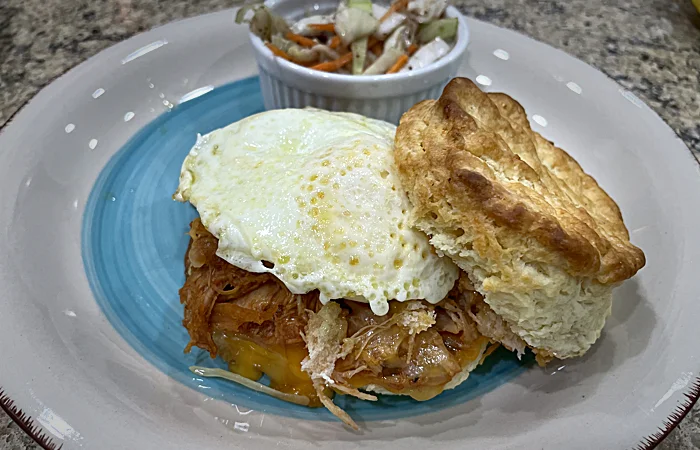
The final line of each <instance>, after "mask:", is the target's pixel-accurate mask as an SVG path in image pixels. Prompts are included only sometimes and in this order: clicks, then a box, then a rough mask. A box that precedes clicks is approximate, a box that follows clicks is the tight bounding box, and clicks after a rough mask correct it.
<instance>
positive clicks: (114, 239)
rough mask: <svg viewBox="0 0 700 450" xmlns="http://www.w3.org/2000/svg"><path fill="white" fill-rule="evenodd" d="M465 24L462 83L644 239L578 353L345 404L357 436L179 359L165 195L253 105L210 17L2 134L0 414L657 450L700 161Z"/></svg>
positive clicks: (688, 385) (167, 432) (606, 88)
mask: <svg viewBox="0 0 700 450" xmlns="http://www.w3.org/2000/svg"><path fill="white" fill-rule="evenodd" d="M469 26H470V28H471V34H472V36H473V43H472V44H471V47H470V51H469V54H468V56H467V58H466V59H465V61H464V64H463V66H462V68H461V75H464V76H468V77H470V78H472V79H476V80H478V81H479V82H480V83H482V84H484V85H485V86H486V88H487V89H489V90H494V91H505V92H507V93H509V94H511V95H512V96H514V97H515V98H516V99H518V100H519V101H520V102H522V104H523V105H524V106H525V107H526V109H527V111H528V113H529V115H530V117H531V119H532V123H533V127H534V128H535V129H536V130H537V131H540V132H542V133H543V134H544V135H545V136H546V137H548V138H549V139H551V140H553V141H555V142H556V144H558V145H559V146H561V147H563V148H565V149H567V150H568V151H569V152H570V153H571V154H573V156H574V157H576V159H578V160H579V161H580V162H581V164H582V165H583V167H584V168H585V169H586V170H587V171H589V172H590V173H592V174H593V175H594V176H595V177H596V178H597V179H598V180H599V181H600V183H601V184H602V185H603V186H604V187H605V188H606V189H607V190H608V191H609V192H610V193H611V194H612V196H613V197H614V198H615V199H616V200H617V201H618V203H619V204H620V206H621V208H622V211H623V213H624V216H625V221H626V223H627V225H628V227H629V229H630V230H631V234H632V240H633V242H634V243H635V244H637V245H638V246H640V247H641V248H642V249H644V251H645V252H646V255H647V259H648V263H647V266H646V267H645V268H644V269H643V270H642V271H641V272H640V273H639V274H638V275H637V276H636V277H635V278H634V279H633V280H631V281H628V282H627V283H625V284H624V285H623V286H622V287H621V288H619V289H618V290H617V291H616V293H615V303H614V307H613V315H612V317H611V318H610V319H609V321H608V324H607V326H606V328H605V330H604V333H603V336H602V338H601V339H600V342H599V343H598V344H597V345H596V346H595V347H594V348H593V349H592V350H591V351H590V352H589V353H588V354H587V355H586V356H585V357H583V358H580V359H578V360H572V361H566V362H564V363H561V364H560V365H552V366H551V367H548V368H547V369H546V370H542V369H539V368H537V367H536V366H534V367H533V366H531V365H529V364H528V363H520V362H518V361H517V360H515V359H514V358H512V357H511V356H509V355H507V354H506V355H503V354H502V355H500V356H498V357H496V358H494V359H493V363H492V364H489V365H487V367H484V368H482V369H480V370H479V371H478V373H476V374H475V375H474V376H473V378H472V379H470V381H469V382H467V383H466V384H465V385H463V386H462V387H460V388H459V389H458V390H456V391H455V392H452V393H446V394H444V395H442V396H439V397H438V398H437V399H435V400H434V401H431V402H428V403H422V404H421V403H416V402H412V401H408V400H386V399H385V400H383V401H381V402H379V403H380V404H379V405H378V406H371V407H370V406H363V405H358V404H356V403H352V402H348V403H347V404H346V406H348V409H349V412H350V413H351V414H353V415H354V416H355V417H356V418H357V419H358V420H359V422H360V423H361V425H362V426H363V430H362V431H361V432H358V433H352V432H349V431H347V429H345V428H344V427H343V426H341V425H340V424H339V423H338V422H337V421H334V420H332V418H330V417H329V416H328V414H327V413H326V412H325V411H323V410H320V409H315V410H308V409H301V408H296V409H295V408H288V407H286V406H285V405H281V404H279V403H277V402H275V401H272V400H271V399H269V398H266V397H262V396H259V395H257V394H255V393H251V392H249V391H246V390H245V389H241V388H239V387H237V386H232V385H231V384H226V383H224V382H214V381H211V380H199V379H197V378H193V377H192V376H191V375H189V374H188V373H187V372H186V367H187V365H188V364H191V363H192V362H193V361H195V360H201V361H204V359H205V358H202V356H201V354H199V355H198V354H196V353H194V354H192V355H183V354H182V353H181V349H182V347H184V345H185V343H186V334H185V332H184V330H183V329H182V327H181V326H180V325H179V323H178V321H179V320H180V317H181V316H180V315H181V314H182V312H181V306H180V304H179V301H178V297H177V288H178V287H179V285H180V284H181V283H182V281H183V275H182V254H183V252H184V245H186V236H185V235H184V231H185V230H186V227H187V221H188V220H189V219H190V218H191V217H192V216H193V212H192V210H191V208H189V207H187V206H185V205H181V204H176V203H174V202H172V201H171V200H170V195H171V193H172V192H173V190H174V188H175V186H176V183H177V174H178V169H179V166H180V163H181V161H182V158H183V156H184V153H185V152H186V151H187V149H188V148H189V146H190V145H191V144H192V142H194V138H195V133H196V132H205V131H208V130H209V129H211V128H215V127H218V126H221V125H223V124H226V123H228V122H230V121H233V120H236V119H237V118H240V117H242V116H245V115H248V114H250V113H252V112H255V111H258V110H260V109H261V108H262V104H261V100H260V94H259V88H258V85H257V83H256V81H255V78H249V77H253V76H255V70H256V66H255V63H254V60H253V57H252V54H251V49H250V48H249V47H248V40H247V36H246V30H245V28H243V27H236V26H234V25H233V13H232V12H231V11H226V12H221V13H217V14H211V15H206V16H202V17H198V18H194V19H190V20H185V21H182V22H177V23H173V24H170V25H167V26H165V27H162V28H158V29H155V30H153V31H150V32H148V33H145V34H142V35H139V36H136V37H134V38H133V39H130V40H128V41H126V42H123V43H121V44H118V45H116V46H114V47H112V48H110V49H108V50H106V51H104V52H102V53H100V54H99V55H97V56H96V57H94V58H92V59H90V60H89V61H87V62H86V63H84V64H82V65H80V66H78V67H77V68H75V69H74V70H72V71H70V72H69V73H68V74H66V75H65V76H63V77H61V78H60V79H59V80H57V81H56V82H55V83H53V84H52V85H51V86H49V87H48V88H46V89H44V90H43V91H42V92H41V93H40V94H39V95H38V96H37V97H36V98H35V99H34V100H32V101H31V102H30V104H29V105H28V106H27V107H26V108H25V109H24V110H23V111H22V112H21V113H20V114H19V115H18V116H17V117H16V118H15V120H14V121H13V122H12V123H11V124H10V125H9V126H8V127H7V128H6V129H5V130H4V131H3V132H2V134H1V135H0V205H2V208H1V209H0V230H1V234H0V286H1V287H2V301H1V302H0V343H2V350H1V351H0V355H1V356H0V388H1V389H2V391H3V394H2V396H1V398H2V404H3V406H4V407H5V408H6V409H8V410H9V411H10V412H11V413H13V414H14V415H15V416H16V418H18V420H20V421H21V423H22V424H23V425H25V426H27V427H28V428H31V430H30V431H31V432H32V434H34V435H35V436H37V435H41V436H42V438H41V441H42V442H43V444H44V445H46V446H49V445H52V444H53V445H56V446H58V445H62V446H63V448H64V449H66V450H68V449H77V448H100V449H123V448H139V449H141V448H168V449H192V448H207V449H234V448H239V449H241V448H246V449H266V448H271V447H273V446H278V447H280V448H289V449H301V448H308V447H309V446H318V445H324V446H330V445H332V446H333V448H335V449H338V450H340V449H349V448H359V447H361V448H370V447H371V448H373V449H388V448H406V449H416V448H420V449H440V450H444V449H450V448H500V449H504V448H513V449H516V448H517V449H542V448H547V449H549V448H556V449H561V448H567V449H579V448H580V449H590V448H606V449H612V448H648V447H652V446H654V445H655V443H657V442H658V440H659V439H661V438H662V437H663V436H664V435H665V434H666V433H667V432H668V431H669V430H670V428H672V427H673V426H674V425H675V424H676V423H678V421H679V420H680V418H681V417H682V416H683V415H684V413H685V412H687V411H688V410H689V408H690V406H691V404H692V403H693V401H694V400H695V399H696V398H697V396H698V394H699V393H700V392H699V391H700V379H699V378H698V374H699V372H700V361H699V360H698V350H697V342H698V331H697V325H696V324H697V321H698V319H700V302H698V297H700V284H698V282H697V277H698V275H697V274H698V273H700V272H699V271H700V267H699V266H700V240H699V239H698V237H697V230H698V229H700V208H698V206H700V202H699V201H698V194H697V193H698V192H700V173H699V172H698V165H697V163H696V162H695V160H694V159H693V157H692V155H691V154H690V152H689V151H688V149H687V148H686V147H685V146H684V145H683V143H682V142H681V141H680V140H679V139H678V138H677V137H676V136H675V135H674V134H673V132H672V131H671V130H670V128H668V127H667V126H666V125H665V124H664V123H663V122H662V121H661V120H660V119H659V118H658V117H657V116H656V115H655V114H654V113H653V112H652V111H651V110H650V109H649V108H647V107H646V106H645V105H644V104H643V103H642V102H640V101H639V100H638V99H637V98H635V97H634V96H633V95H632V94H631V93H630V92H627V91H625V90H623V89H621V88H620V87H619V86H617V85H616V84H615V83H613V82H612V81H610V80H609V79H608V78H606V77H605V76H604V75H602V74H601V73H599V72H597V71H596V70H594V69H592V68H591V67H589V66H587V65H586V64H584V63H582V62H580V61H577V60H575V59H573V58H571V57H569V56H567V55H566V54H564V53H562V52H560V51H557V50H554V49H552V48H550V47H547V46H545V45H543V44H540V43H537V42H535V41H532V40H530V39H528V38H526V37H523V36H521V35H519V34H516V33H513V32H510V31H506V30H502V29H499V28H496V27H493V26H491V25H487V24H484V23H481V22H478V21H474V20H470V21H469ZM208 91H209V92H208ZM201 94H204V95H201ZM197 95H201V96H200V97H198V98H194V97H197ZM140 130H141V131H140ZM215 363H216V362H214V364H215Z"/></svg>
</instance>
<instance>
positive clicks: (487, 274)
mask: <svg viewBox="0 0 700 450" xmlns="http://www.w3.org/2000/svg"><path fill="white" fill-rule="evenodd" d="M395 154H396V162H397V165H398V168H399V173H400V177H401V182H402V185H403V188H404V189H405V190H406V191H407V193H408V196H409V198H410V200H411V202H412V204H413V211H412V216H413V220H414V222H415V223H414V225H415V226H416V227H418V228H419V229H421V230H423V231H424V232H425V233H427V234H428V235H430V236H431V243H432V244H433V245H434V246H435V247H436V248H437V249H438V250H439V251H440V252H442V253H444V254H446V255H448V256H450V257H451V258H452V259H453V260H454V261H455V262H456V263H457V264H458V265H459V266H460V267H461V268H462V269H463V270H465V271H466V272H467V273H468V274H469V276H470V278H471V280H472V281H473V283H474V285H475V287H476V289H477V290H478V291H479V292H480V293H481V294H483V295H484V300H485V302H486V303H487V304H488V305H489V306H490V308H491V309H492V310H493V311H494V312H495V313H496V314H497V315H499V316H500V317H501V318H502V319H503V320H504V321H505V322H506V324H507V325H508V326H509V327H510V328H511V330H512V331H513V332H514V333H515V334H516V335H517V336H519V337H520V338H522V339H523V340H524V341H525V342H526V343H527V344H528V345H529V346H531V347H533V348H535V349H538V350H539V351H540V353H541V354H548V355H554V356H556V357H559V358H567V357H572V356H577V355H580V354H582V353H584V352H585V351H586V350H587V349H588V348H589V347H590V345H591V344H593V342H595V340H596V339H597V338H598V337H599V335H600V330H601V329H602V327H603V324H604V322H605V318H606V317H607V316H608V315H609V313H610V305H611V291H612V287H614V286H615V285H617V284H619V283H620V282H622V281H623V280H625V279H627V278H630V277H632V276H633V275H634V274H635V273H636V272H637V271H638V270H639V269H640V268H642V267H643V266H644V263H645V259H644V254H643V253H642V251H641V250H640V249H638V248H637V247H635V246H634V245H632V244H631V243H630V242H629V233H628V232H627V228H626V227H625V225H624V223H623V221H622V215H621V214H620V210H619V208H618V207H617V205H616V204H615V202H614V201H613V200H612V199H611V198H610V197H609V196H608V195H607V194H606V193H605V191H603V189H602V188H600V186H598V183H596V181H595V180H594V179H593V178H592V177H590V176H589V175H587V174H586V173H585V172H583V170H582V169H581V167H580V166H579V165H578V163H577V162H576V161H575V160H574V159H573V158H572V157H571V156H569V155H568V154H567V153H566V152H564V151H563V150H562V149H560V148H557V147H555V146H554V145H553V144H552V143H551V142H549V141H547V140H546V139H544V138H543V137H542V136H540V135H539V134H538V133H535V132H533V131H532V129H531V128H530V125H529V123H528V120H527V115H526V114H525V111H524V109H523V108H522V106H520V104H518V103H517V102H516V101H515V100H513V99H512V98H510V97H509V96H507V95H505V94H485V93H483V92H482V91H481V90H480V89H479V88H478V87H477V86H476V85H475V84H474V83H472V82H471V81H470V80H468V79H466V78H456V79H454V80H452V81H451V82H450V83H449V84H448V85H447V87H446V88H445V90H444V91H443V93H442V96H441V97H440V98H439V99H438V100H427V101H424V102H421V103H419V104H417V105H416V106H414V107H413V108H411V109H410V110H409V111H408V112H407V113H406V114H404V116H403V117H402V119H401V123H400V125H399V128H398V130H397V134H396V146H395Z"/></svg>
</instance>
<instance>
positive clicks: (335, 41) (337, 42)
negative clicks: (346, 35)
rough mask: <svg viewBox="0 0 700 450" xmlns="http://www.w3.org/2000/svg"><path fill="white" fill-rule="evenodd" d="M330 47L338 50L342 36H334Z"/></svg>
mask: <svg viewBox="0 0 700 450" xmlns="http://www.w3.org/2000/svg"><path fill="white" fill-rule="evenodd" d="M328 46H329V47H330V48H333V49H335V48H338V47H339V46H340V36H333V39H331V42H330V43H329V44H328Z"/></svg>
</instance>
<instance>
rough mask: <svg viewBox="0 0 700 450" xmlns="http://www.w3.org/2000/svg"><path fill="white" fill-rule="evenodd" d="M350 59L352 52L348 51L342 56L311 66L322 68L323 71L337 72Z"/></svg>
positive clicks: (317, 68)
mask: <svg viewBox="0 0 700 450" xmlns="http://www.w3.org/2000/svg"><path fill="white" fill-rule="evenodd" d="M350 61H352V52H349V53H346V54H344V55H343V56H341V57H340V58H338V59H334V60H333V61H328V62H324V63H321V64H316V65H315V66H311V68H312V69H316V70H321V71H323V72H335V71H336V70H338V69H340V68H341V67H343V66H344V65H345V64H347V63H349V62H350Z"/></svg>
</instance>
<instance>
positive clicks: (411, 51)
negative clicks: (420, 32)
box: [408, 44, 418, 56]
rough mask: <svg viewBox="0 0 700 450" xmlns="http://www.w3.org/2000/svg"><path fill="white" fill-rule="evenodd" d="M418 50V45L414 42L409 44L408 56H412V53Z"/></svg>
mask: <svg viewBox="0 0 700 450" xmlns="http://www.w3.org/2000/svg"><path fill="white" fill-rule="evenodd" d="M416 50H418V46H417V45H416V44H411V45H409V46H408V56H413V54H414V53H415V52H416Z"/></svg>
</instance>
